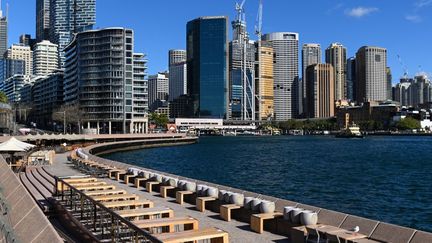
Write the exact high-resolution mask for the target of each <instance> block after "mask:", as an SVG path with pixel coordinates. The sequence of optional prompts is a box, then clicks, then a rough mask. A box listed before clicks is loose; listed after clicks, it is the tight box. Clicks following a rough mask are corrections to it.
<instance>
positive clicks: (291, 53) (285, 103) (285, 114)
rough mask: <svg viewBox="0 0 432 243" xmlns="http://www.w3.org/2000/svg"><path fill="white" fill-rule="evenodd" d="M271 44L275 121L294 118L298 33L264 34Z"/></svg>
mask: <svg viewBox="0 0 432 243" xmlns="http://www.w3.org/2000/svg"><path fill="white" fill-rule="evenodd" d="M263 40H264V41H268V42H269V43H271V44H272V47H273V50H274V53H275V59H274V87H273V88H274V113H275V119H276V120H277V121H285V120H289V119H293V118H296V117H297V115H298V104H299V60H298V58H299V55H298V52H299V34H298V33H291V32H278V33H271V34H265V35H264V36H263Z"/></svg>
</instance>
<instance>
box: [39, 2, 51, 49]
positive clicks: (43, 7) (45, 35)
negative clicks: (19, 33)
mask: <svg viewBox="0 0 432 243" xmlns="http://www.w3.org/2000/svg"><path fill="white" fill-rule="evenodd" d="M49 27H50V0H36V40H37V41H42V40H49Z"/></svg>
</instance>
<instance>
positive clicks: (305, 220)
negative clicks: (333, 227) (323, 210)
mask: <svg viewBox="0 0 432 243" xmlns="http://www.w3.org/2000/svg"><path fill="white" fill-rule="evenodd" d="M300 223H301V224H302V225H316V224H317V223H318V214H317V213H315V212H312V211H309V210H304V211H302V212H301V213H300Z"/></svg>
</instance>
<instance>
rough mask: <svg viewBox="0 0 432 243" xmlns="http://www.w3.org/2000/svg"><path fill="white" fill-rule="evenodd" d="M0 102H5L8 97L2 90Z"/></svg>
mask: <svg viewBox="0 0 432 243" xmlns="http://www.w3.org/2000/svg"><path fill="white" fill-rule="evenodd" d="M0 102H1V103H7V102H8V98H7V96H6V94H5V93H4V92H0Z"/></svg>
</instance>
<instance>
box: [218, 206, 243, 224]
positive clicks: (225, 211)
mask: <svg viewBox="0 0 432 243" xmlns="http://www.w3.org/2000/svg"><path fill="white" fill-rule="evenodd" d="M240 208H241V206H239V205H237V204H225V205H221V206H220V208H219V211H220V216H221V218H223V219H224V220H225V221H228V222H229V221H231V210H235V209H240Z"/></svg>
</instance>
